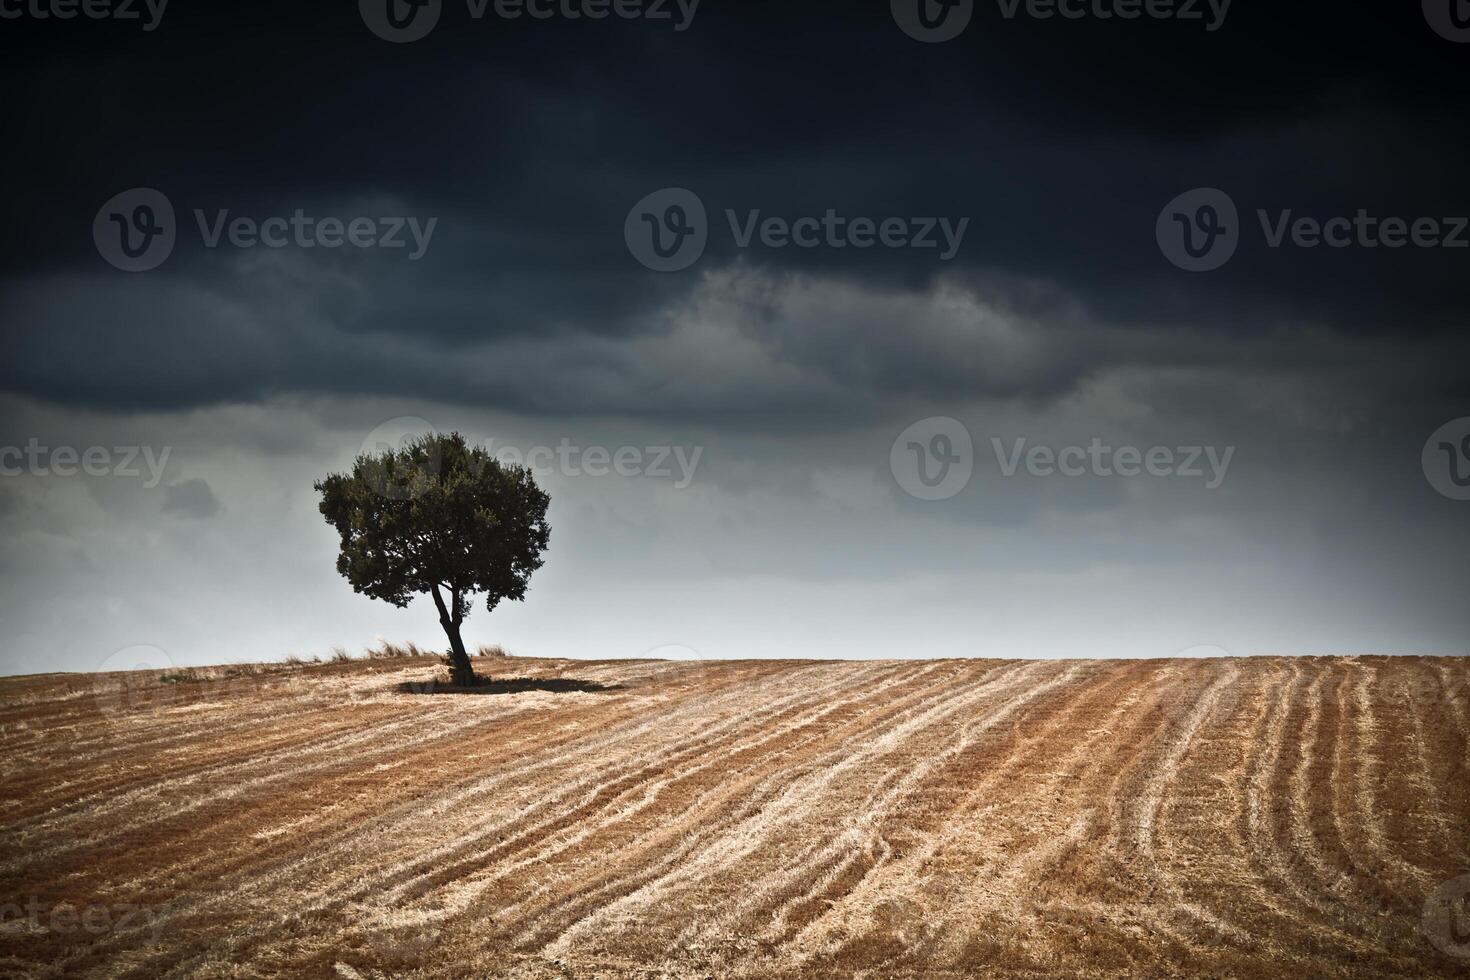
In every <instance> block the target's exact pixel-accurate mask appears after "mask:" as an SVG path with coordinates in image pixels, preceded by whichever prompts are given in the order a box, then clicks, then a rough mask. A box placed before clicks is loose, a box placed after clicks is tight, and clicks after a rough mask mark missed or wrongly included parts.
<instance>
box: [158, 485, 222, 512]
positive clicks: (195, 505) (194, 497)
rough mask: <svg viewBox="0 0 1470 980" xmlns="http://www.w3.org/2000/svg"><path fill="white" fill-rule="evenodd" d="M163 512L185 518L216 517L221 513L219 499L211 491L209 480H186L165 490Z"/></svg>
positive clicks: (166, 487)
mask: <svg viewBox="0 0 1470 980" xmlns="http://www.w3.org/2000/svg"><path fill="white" fill-rule="evenodd" d="M163 510H164V513H167V514H180V515H183V516H184V517H193V518H206V517H214V516H216V515H217V514H219V512H220V502H219V498H217V497H216V496H215V495H214V491H213V490H211V489H210V487H209V482H208V481H207V480H200V479H197V478H196V479H193V480H184V481H183V482H181V483H171V484H169V485H167V486H165V487H164V488H163Z"/></svg>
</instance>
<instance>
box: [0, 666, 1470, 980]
mask: <svg viewBox="0 0 1470 980" xmlns="http://www.w3.org/2000/svg"><path fill="white" fill-rule="evenodd" d="M477 666H478V669H479V670H481V671H482V672H483V673H486V674H490V675H492V676H494V677H496V678H499V679H501V680H502V681H503V683H500V684H498V685H496V686H495V687H493V688H491V689H490V690H488V691H487V692H486V693H476V694H468V695H466V694H453V693H424V692H423V690H422V689H419V688H416V687H414V686H412V685H413V683H414V682H418V681H423V680H426V679H428V678H429V677H431V676H433V675H434V674H435V673H436V672H437V667H436V665H435V663H434V662H433V661H432V660H427V659H420V660H407V659H405V660H374V661H357V662H350V663H328V664H322V665H318V666H313V665H305V666H293V667H284V666H278V667H274V668H270V669H267V670H260V671H257V672H254V673H252V672H250V671H239V672H238V673H239V676H235V677H227V676H224V674H223V672H221V671H215V672H213V673H214V674H216V675H217V679H214V680H210V679H207V678H202V677H201V675H200V674H199V673H195V674H193V675H186V676H178V675H159V674H154V675H128V678H129V680H128V683H127V685H126V686H119V684H120V681H119V678H120V677H122V676H123V675H109V676H107V677H103V678H100V679H99V678H91V677H86V676H79V675H70V676H68V675H50V676H44V677H27V678H12V679H8V680H4V681H0V698H3V708H0V744H3V752H0V769H3V776H4V781H3V787H4V788H3V793H0V807H3V819H0V823H3V834H0V885H3V888H0V904H3V905H5V907H6V908H5V910H4V911H3V916H4V923H3V927H0V975H4V976H36V977H41V976H47V977H49V976H68V977H71V976H82V977H85V976H109V977H136V978H154V977H185V976H190V977H286V976H292V977H295V976H304V977H346V978H355V977H361V978H376V977H388V976H393V977H399V976H408V977H488V976H517V977H543V976H568V977H590V976H647V977H655V976H690V977H779V976H793V975H798V974H800V975H814V976H836V975H842V976H847V975H866V976H924V977H934V976H962V975H964V976H969V975H985V976H1026V977H1040V976H1058V975H1060V976H1145V977H1155V976H1216V977H1235V976H1262V977H1267V976H1270V977H1277V976H1293V977H1304V978H1305V977H1349V976H1364V977H1366V976H1405V977H1407V976H1464V975H1466V974H1467V973H1470V918H1466V917H1464V916H1463V912H1464V908H1463V907H1461V908H1458V909H1453V910H1452V911H1456V912H1459V913H1460V914H1461V917H1460V918H1458V919H1453V918H1451V919H1443V917H1441V919H1433V917H1431V919H1433V921H1431V922H1430V923H1429V924H1428V925H1426V920H1425V917H1424V913H1425V909H1426V900H1427V899H1428V897H1429V896H1430V895H1431V894H1433V893H1435V892H1436V890H1437V889H1439V888H1440V886H1441V885H1443V884H1444V883H1446V882H1449V881H1451V880H1453V879H1456V878H1457V877H1458V876H1461V875H1465V874H1466V873H1467V872H1470V781H1467V771H1466V770H1467V739H1470V717H1467V707H1470V698H1467V697H1466V693H1465V691H1466V685H1467V682H1470V670H1467V667H1466V662H1465V661H1461V660H1430V659H1419V658H1415V659H1382V658H1361V659H1356V658H1355V659H1348V660H1341V659H1311V660H1306V659H1302V660H1292V659H1274V658H1272V659H1258V660H1237V661H1224V660H1206V661H1138V662H1088V661H1072V662H1058V661H1045V662H1018V661H963V662H956V661H912V662H892V661H890V662H850V663H818V662H771V661H765V662H739V663H736V662H726V663H706V664H695V663H665V662H648V661H643V662H632V661H604V662H566V661H545V660H519V659H513V658H511V659H486V660H479V661H477ZM206 673H207V672H206ZM514 679H519V680H514ZM1441 894H1443V892H1441ZM1452 897H1453V896H1452ZM1436 901H1437V900H1436ZM1433 904H1434V903H1433V902H1431V903H1430V905H1433ZM1446 907H1448V906H1446ZM1442 919H1443V921H1441V920H1442ZM1436 923H1438V924H1436ZM1445 923H1448V924H1445ZM1436 931H1438V932H1439V933H1440V936H1439V943H1438V945H1439V946H1440V947H1446V948H1447V951H1442V950H1441V949H1440V948H1437V947H1436V943H1434V942H1431V939H1430V935H1431V934H1433V933H1435V932H1436ZM1457 942H1459V943H1461V945H1460V946H1459V947H1455V946H1454V943H1457ZM1453 954H1464V957H1463V958H1462V957H1460V956H1457V955H1453Z"/></svg>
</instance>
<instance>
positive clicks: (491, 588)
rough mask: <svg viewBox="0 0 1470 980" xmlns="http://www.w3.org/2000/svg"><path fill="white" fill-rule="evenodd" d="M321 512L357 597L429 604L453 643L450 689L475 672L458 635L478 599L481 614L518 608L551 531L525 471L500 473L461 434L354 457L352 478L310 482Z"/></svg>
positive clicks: (543, 503)
mask: <svg viewBox="0 0 1470 980" xmlns="http://www.w3.org/2000/svg"><path fill="white" fill-rule="evenodd" d="M316 489H317V491H318V492H320V493H321V495H322V502H321V512H322V515H323V516H324V517H326V519H327V523H329V524H331V525H332V526H333V527H335V528H336V529H337V532H338V533H339V534H340V535H341V536H342V553H341V554H340V555H338V557H337V571H339V572H341V573H342V575H343V576H344V577H345V578H346V579H347V581H349V582H351V583H352V588H353V590H354V591H356V592H361V593H363V594H364V595H368V596H371V597H373V598H374V599H384V600H386V601H388V602H391V603H393V604H394V605H395V606H400V607H402V606H407V605H408V604H409V602H411V601H412V600H413V597H414V595H415V594H418V593H424V592H427V593H428V594H429V595H432V596H433V597H434V605H435V606H436V607H437V608H438V610H439V623H440V625H442V626H443V627H444V632H445V634H446V635H448V637H449V650H450V653H449V658H450V669H451V674H452V678H453V683H454V684H456V685H458V686H464V687H470V686H473V685H474V684H475V670H474V667H473V665H472V664H471V663H470V657H469V654H468V653H466V652H465V647H464V640H463V639H462V638H461V637H460V633H459V628H460V625H461V624H462V623H463V622H464V620H465V617H467V616H468V615H469V613H470V606H471V604H472V602H473V600H474V597H475V595H476V594H477V593H482V594H484V596H485V608H486V609H489V610H494V608H495V607H496V606H497V605H499V604H500V601H501V600H502V599H523V598H525V595H526V582H527V580H528V579H529V578H530V577H531V573H532V572H534V571H535V570H536V569H538V568H540V567H541V562H542V558H541V552H542V551H544V550H545V549H546V544H547V540H548V539H549V537H550V534H551V528H550V527H549V526H548V525H547V523H546V507H547V504H549V503H550V502H551V498H550V497H548V496H547V495H546V493H545V492H544V491H542V489H541V488H540V487H538V486H537V485H536V481H535V480H533V479H532V478H531V471H530V470H529V469H527V468H525V467H521V466H504V465H501V463H500V462H499V461H498V460H496V459H495V458H494V457H493V456H491V455H490V454H489V453H488V452H487V451H486V450H485V449H483V448H481V447H478V446H473V447H472V446H469V445H468V444H466V442H465V440H464V437H463V436H461V435H460V434H459V433H457V432H456V433H452V434H450V435H447V436H441V435H433V434H430V435H426V436H419V437H417V438H415V439H412V440H410V441H409V442H408V443H406V444H405V445H404V446H403V447H402V448H401V449H397V450H389V451H386V452H382V453H377V454H364V455H362V456H359V457H357V460H356V461H355V462H354V463H353V465H352V472H351V473H350V474H342V473H334V474H332V475H331V476H328V477H327V478H326V479H325V480H319V481H317V483H316Z"/></svg>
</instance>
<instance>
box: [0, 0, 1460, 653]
mask: <svg viewBox="0 0 1470 980" xmlns="http://www.w3.org/2000/svg"><path fill="white" fill-rule="evenodd" d="M622 2H623V5H621V6H613V5H606V9H608V10H609V11H611V13H610V15H609V16H607V17H605V18H600V19H598V18H593V17H589V16H582V17H572V16H569V15H570V14H572V13H585V12H588V11H597V10H599V9H601V8H598V6H597V4H596V2H595V0H594V2H592V3H591V4H590V6H589V5H588V3H586V2H585V0H555V2H554V3H553V2H550V0H532V4H531V5H532V6H534V7H537V8H538V10H540V11H541V12H545V13H549V14H550V16H547V17H531V16H528V15H523V16H520V17H506V16H502V14H501V13H497V9H496V3H495V0H490V4H489V6H488V7H486V8H484V13H483V16H480V17H477V16H475V11H476V9H477V8H476V7H475V6H473V5H467V3H466V0H442V3H440V4H439V5H438V7H437V17H438V19H437V21H434V20H433V16H434V15H435V11H436V8H435V6H434V5H431V7H429V8H426V9H425V10H420V11H418V13H417V15H416V18H415V19H413V20H411V21H409V23H408V26H407V27H404V28H397V27H394V26H392V25H391V24H389V22H388V21H387V20H386V19H385V17H386V13H385V11H386V7H385V4H384V3H380V2H377V0H363V3H362V4H360V5H359V4H355V3H351V2H345V0H344V2H335V3H331V4H324V3H316V4H301V3H285V2H279V3H273V2H258V3H252V4H244V5H227V6H221V5H219V4H199V3H194V2H192V0H173V2H172V3H169V4H167V5H166V7H164V8H163V10H162V12H161V14H160V13H159V11H158V9H157V5H156V4H155V5H154V6H153V7H149V6H147V5H144V4H138V5H137V7H136V9H137V10H138V11H139V13H140V15H141V16H140V17H139V18H138V19H136V20H131V19H123V18H119V17H111V18H107V19H93V18H88V17H85V16H78V17H76V18H74V19H67V20H61V19H57V18H55V17H41V16H38V14H39V13H46V12H48V10H49V6H48V0H36V2H35V3H29V4H28V5H26V6H21V7H7V8H6V10H14V11H19V12H20V16H18V17H15V18H10V17H8V16H7V19H5V20H4V21H3V23H0V32H3V36H4V37H5V39H6V41H7V42H8V43H7V45H6V57H5V58H4V59H3V62H0V79H3V82H4V85H5V91H6V92H7V93H9V97H7V99H6V100H5V104H4V106H3V108H0V118H3V128H4V132H5V134H6V137H7V143H8V144H9V146H10V152H9V153H7V155H6V163H5V166H6V168H7V169H8V170H9V180H8V181H7V184H8V185H9V187H10V191H11V193H10V200H9V206H8V207H7V212H8V215H9V223H8V228H9V233H8V234H6V235H4V236H0V336H3V339H4V357H3V358H0V468H3V471H4V473H3V475H0V583H3V588H0V637H3V639H0V644H3V647H0V670H3V671H4V672H9V673H18V672H36V671H45V670H93V669H98V668H99V667H102V666H104V665H107V666H117V665H119V664H120V662H121V661H120V660H119V657H121V660H122V661H128V662H132V661H137V662H144V661H145V660H146V659H147V658H149V657H151V658H154V659H155V660H159V661H160V662H172V663H179V664H193V663H212V662H222V661H229V660H261V659H279V658H281V657H284V656H286V655H288V654H292V653H295V654H303V655H312V654H317V653H324V652H326V651H327V650H328V649H330V648H331V647H332V646H334V645H338V644H340V645H342V646H345V647H347V648H349V649H360V648H362V647H364V646H366V645H367V644H369V643H371V642H373V641H374V639H375V637H378V636H382V637H388V638H390V639H394V640H410V639H411V640H416V641H417V642H419V643H421V644H426V645H434V646H443V645H444V639H443V636H442V633H441V632H440V630H439V628H438V625H437V621H436V617H435V615H434V613H433V611H432V604H431V603H428V602H426V601H420V602H417V603H415V604H414V605H413V606H411V607H409V608H408V609H406V610H398V609H395V608H393V607H391V606H389V605H387V604H384V603H380V602H373V601H371V600H368V599H365V598H362V597H359V596H356V595H354V594H353V593H352V591H351V589H350V587H349V586H348V585H347V583H346V582H345V581H344V580H343V579H341V578H340V577H339V576H338V575H337V574H336V572H335V570H334V568H333V563H334V560H335V551H336V537H335V532H333V531H332V530H331V528H329V527H328V526H327V525H326V523H325V522H324V520H323V519H322V518H321V516H320V514H319V513H318V512H317V497H316V494H315V493H314V491H313V490H312V482H313V481H314V480H315V479H318V478H320V477H321V476H324V475H325V474H327V473H328V472H332V471H335V470H342V469H344V468H346V467H348V466H349V465H350V464H351V461H352V459H353V457H354V456H355V455H356V454H357V453H358V452H359V451H361V450H363V449H364V448H375V447H378V446H380V445H384V444H396V442H397V440H398V439H399V438H401V437H402V436H403V435H404V434H405V433H409V432H415V431H421V430H424V429H435V430H438V431H451V430H457V431H460V432H463V433H465V434H466V435H467V436H470V437H472V438H474V439H476V440H479V441H482V442H486V443H489V444H490V445H491V448H492V449H493V450H495V451H497V452H500V453H504V454H508V456H509V457H510V458H521V459H525V458H527V457H528V456H529V457H530V459H531V461H532V462H533V463H534V464H536V466H537V472H538V478H539V479H540V480H541V481H542V482H543V484H544V485H545V486H546V487H547V488H548V489H549V491H550V492H551V494H552V500H553V502H552V509H551V524H552V541H551V549H550V552H549V554H548V556H547V562H546V565H545V567H544V568H543V569H542V570H541V571H540V572H538V573H537V574H536V576H535V577H534V578H533V579H532V583H531V588H530V591H529V593H528V596H527V599H526V601H525V602H524V603H519V604H514V603H512V604H506V605H503V606H501V607H500V608H499V609H497V610H496V611H495V612H494V613H493V614H487V613H485V612H484V610H483V609H480V610H479V611H478V612H477V613H476V614H475V615H474V616H473V617H472V618H471V619H470V621H469V622H468V624H467V632H466V638H467V640H468V641H470V642H471V643H490V642H499V643H503V644H504V645H505V646H506V647H508V648H509V649H510V650H511V651H512V652H515V653H521V654H526V655H536V656H573V657H623V656H638V655H643V654H647V653H650V652H654V655H669V656H702V657H778V656H803V657H874V656H881V657H929V656H1135V655H1137V656H1169V655H1174V654H1179V653H1185V654H1187V655H1200V654H1207V653H1212V652H1219V651H1221V650H1223V651H1225V652H1228V653H1231V654H1238V655H1247V654H1260V653H1343V654H1347V653H1438V654H1463V653H1466V652H1470V643H1467V640H1466V638H1467V637H1470V602H1466V601H1465V595H1466V591H1467V585H1470V500H1466V499H1462V498H1466V497H1470V489H1466V488H1463V487H1461V486H1459V483H1457V481H1456V477H1459V478H1460V481H1461V482H1464V481H1465V478H1466V477H1470V418H1467V417H1470V380H1467V364H1470V359H1467V353H1470V343H1467V341H1466V332H1465V331H1466V325H1467V315H1470V275H1467V274H1466V273H1467V269H1470V247H1466V246H1467V245H1470V230H1467V229H1466V227H1465V226H1466V221H1465V217H1464V216H1466V215H1470V193H1467V190H1466V180H1465V175H1466V174H1467V173H1470V136H1467V128H1466V126H1465V122H1464V92H1465V84H1464V82H1465V78H1466V72H1467V68H1470V43H1464V42H1465V41H1466V40H1467V39H1466V38H1465V37H1463V36H1461V34H1462V33H1463V32H1458V30H1457V28H1455V26H1454V24H1453V22H1452V21H1448V20H1446V19H1445V17H1447V13H1445V11H1440V10H1439V9H1438V8H1437V7H1436V5H1435V3H1434V2H1430V3H1426V4H1425V5H1424V6H1423V9H1421V6H1420V5H1419V4H1414V3H1408V4H1398V5H1388V6H1385V5H1377V6H1373V5H1367V6H1361V7H1359V6H1344V5H1341V4H1314V3H1298V4H1291V5H1285V4H1281V3H1269V4H1268V3H1262V2H1258V0H1235V2H1234V3H1231V4H1226V5H1223V6H1222V5H1221V4H1220V3H1216V4H1213V5H1211V4H1208V3H1205V2H1200V3H1198V4H1195V5H1191V6H1190V8H1189V9H1190V12H1191V13H1193V12H1198V13H1199V14H1200V17H1199V18H1198V19H1194V18H1190V17H1180V16H1172V17H1152V16H1140V17H1138V18H1136V19H1124V18H1121V17H1116V16H1114V17H1106V16H1103V14H1106V13H1109V12H1116V10H1117V9H1118V7H1119V6H1120V3H1119V0H1088V3H1087V4H1085V5H1084V4H1082V3H1079V2H1077V0H1070V2H1069V3H1068V4H1067V6H1068V7H1069V9H1071V10H1072V11H1073V12H1079V13H1080V14H1081V16H1079V17H1075V18H1072V17H1061V16H1054V17H1049V18H1041V17H1036V16H1033V14H1032V13H1031V12H1028V6H1027V5H1026V4H1025V3H1022V4H1021V5H1020V6H1018V7H1015V8H1014V11H1015V12H1014V15H1013V16H1007V12H1008V10H1010V9H1012V8H1011V5H1010V4H1009V2H1008V0H1007V2H1006V3H1001V2H1000V0H989V2H977V3H973V4H969V3H963V2H962V3H961V4H960V6H959V7H958V8H956V9H955V10H951V11H950V12H949V17H950V18H959V19H958V20H939V21H938V24H939V26H937V27H933V28H926V27H924V26H923V22H922V21H920V20H919V19H917V18H918V7H917V0H915V2H912V3H908V4H907V6H906V5H905V3H906V0H895V2H894V3H893V4H892V5H890V4H889V3H887V2H878V0H864V2H856V3H855V2H846V3H832V4H824V3H819V2H815V0H810V2H808V0H801V2H794V0H789V2H785V3H773V4H763V3H756V2H751V0H741V2H739V3H735V2H731V0H703V2H701V3H698V4H697V5H692V6H691V4H690V3H689V2H686V3H684V4H683V5H680V4H678V3H675V2H673V0H668V2H667V3H660V4H658V5H657V6H656V7H654V5H653V3H652V0H648V2H646V3H644V4H643V5H642V7H641V15H640V16H636V17H634V16H622V15H620V14H619V13H617V11H623V12H624V13H627V12H631V11H633V10H635V9H639V8H635V5H633V4H632V0H622ZM924 2H925V3H926V4H931V5H930V6H928V7H927V8H926V11H925V13H926V14H928V15H929V18H930V19H929V22H930V23H935V22H936V18H938V15H939V14H940V13H943V9H942V8H939V7H938V6H937V5H932V0H924ZM393 3H394V4H395V6H394V8H393V12H394V13H395V15H398V20H397V21H395V22H396V23H402V22H403V18H404V17H406V13H405V11H409V12H411V9H410V8H406V7H405V6H404V5H402V2H401V0H393ZM37 4H39V6H38V5H37ZM1121 6H1122V7H1124V8H1127V6H1128V4H1127V2H1126V0H1122V2H1121ZM1444 6H1445V10H1446V11H1448V9H1449V7H1448V0H1446V4H1445V5H1444ZM650 8H653V9H650ZM519 9H521V8H520V7H519V6H514V7H512V8H510V9H508V10H507V11H504V12H511V13H513V12H515V11H516V10H519ZM1158 9H1161V10H1166V9H1168V8H1167V7H1161V8H1158ZM1175 9H1176V12H1180V11H1181V10H1182V9H1183V7H1182V4H1181V5H1180V7H1178V8H1175ZM665 13H666V14H667V15H668V16H667V17H660V16H656V15H658V14H665ZM1441 14H1445V17H1442V16H1441ZM966 15H968V16H969V20H968V22H967V23H966V22H964V21H963V17H964V16H966ZM425 18H426V19H425ZM431 24H432V29H430V25H431ZM961 27H962V29H961ZM424 32H427V33H424ZM956 32H957V33H956ZM420 33H423V34H424V36H422V37H419V38H418V39H416V40H406V38H407V37H408V36H411V35H413V34H420ZM949 33H955V36H953V37H951V38H949V39H947V40H940V39H939V38H941V37H942V36H944V35H946V34H949ZM142 189H147V191H144V190H142ZM670 189H679V190H678V191H673V190H670ZM1200 189H1210V190H1208V191H1202V190H1200ZM675 204H678V205H682V206H683V207H682V210H677V211H675V210H671V206H672V205H675ZM700 212H702V214H701V213H700ZM771 218H778V219H781V222H782V223H777V224H769V223H765V222H767V221H768V219H771ZM1302 218H1306V219H1309V221H1310V222H1313V223H1315V227H1316V231H1315V232H1314V231H1313V227H1314V225H1313V224H1308V225H1301V224H1296V222H1298V220H1299V219H1302ZM242 219H244V220H242ZM803 219H805V220H803ZM1333 219H1338V220H1336V221H1334V220H1333ZM1391 219H1392V220H1391ZM1395 220H1396V221H1397V223H1398V227H1397V228H1396V227H1395ZM763 223H764V224H763ZM783 228H784V231H783ZM1212 229H1217V230H1218V231H1220V232H1221V234H1211V231H1212ZM681 230H689V231H692V232H693V234H689V235H682V234H676V233H677V232H680V231H681ZM655 231H656V232H657V233H658V235H659V243H658V244H659V245H660V246H670V247H672V246H673V245H681V246H682V247H680V248H679V249H677V254H675V255H674V256H673V257H671V258H668V259H661V258H658V257H657V253H656V252H654V251H653V250H652V249H653V245H654V242H653V237H652V236H653V234H654V232H655ZM155 232H161V234H157V233H155ZM1186 232H1187V233H1188V235H1189V241H1188V242H1185V240H1184V236H1185V234H1186ZM125 235H126V245H127V247H128V248H131V249H133V250H134V251H140V250H141V255H140V256H130V255H128V254H126V253H125V252H124V251H123V250H122V249H123V248H124V244H125V243H124V236H125ZM640 235H641V236H642V237H641V239H640ZM1171 236H1173V237H1172V238H1171ZM1324 237H1325V238H1326V239H1327V242H1323V241H1322V239H1323V238H1324ZM1395 241H1396V242H1397V243H1398V244H1397V247H1390V243H1392V242H1395ZM1201 242H1203V243H1204V244H1206V245H1209V246H1210V247H1209V248H1208V249H1207V250H1206V252H1205V254H1204V255H1203V257H1200V256H1198V255H1196V256H1191V255H1190V254H1189V251H1188V249H1189V248H1194V249H1195V250H1196V252H1198V251H1199V248H1200V243H1201ZM1329 242H1330V244H1329ZM1457 242H1458V243H1459V244H1458V246H1457V245H1456V243H1457ZM1314 243H1315V244H1314ZM144 246H146V248H145V247H144ZM701 246H702V248H701ZM661 263H662V265H663V266H664V267H669V271H657V270H656V269H654V268H649V266H650V265H653V266H660V264H661ZM144 267H146V268H144ZM1203 267H1209V268H1208V269H1204V268H1203ZM130 270H132V271H130ZM1199 270H1203V271H1199ZM1445 447H1448V448H1445ZM89 451H90V452H89ZM1120 471H1121V472H1120ZM140 649H141V650H143V651H153V652H151V653H138V652H137V651H138V650H140ZM120 651H121V653H120Z"/></svg>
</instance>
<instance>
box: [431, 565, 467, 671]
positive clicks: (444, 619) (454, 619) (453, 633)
mask: <svg viewBox="0 0 1470 980" xmlns="http://www.w3.org/2000/svg"><path fill="white" fill-rule="evenodd" d="M453 601H454V613H453V614H452V615H451V614H450V611H449V608H448V607H447V606H445V605H444V596H442V595H441V594H440V593H439V586H437V585H436V586H434V605H435V606H437V607H439V625H440V626H443V627H444V635H446V636H448V637H449V677H450V682H451V683H452V684H454V686H455V687H474V686H475V684H476V682H477V681H478V678H476V677H475V666H474V664H472V663H470V655H469V654H468V653H466V652H465V648H464V639H463V638H462V637H461V636H460V635H459V624H460V623H461V622H462V621H463V619H464V617H463V615H462V614H461V613H460V608H459V602H460V599H459V595H458V593H455V595H454V598H453Z"/></svg>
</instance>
